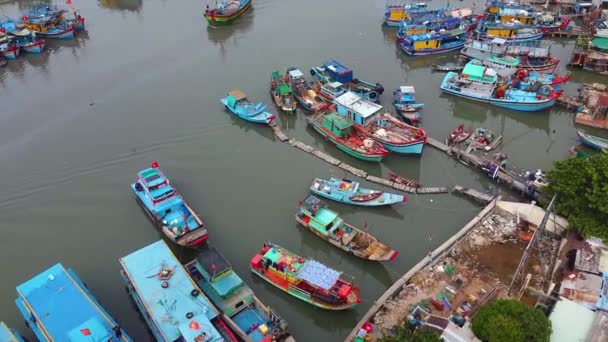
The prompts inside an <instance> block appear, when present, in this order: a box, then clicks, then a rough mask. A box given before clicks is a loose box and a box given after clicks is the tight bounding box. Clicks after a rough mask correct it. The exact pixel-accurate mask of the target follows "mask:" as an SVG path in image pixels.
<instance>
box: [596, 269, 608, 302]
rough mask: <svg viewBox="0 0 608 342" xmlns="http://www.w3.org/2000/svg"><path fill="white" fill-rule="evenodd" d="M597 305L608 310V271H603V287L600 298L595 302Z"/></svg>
mask: <svg viewBox="0 0 608 342" xmlns="http://www.w3.org/2000/svg"><path fill="white" fill-rule="evenodd" d="M595 307H596V308H598V309H600V310H603V311H608V273H606V272H604V273H602V289H601V290H600V298H599V299H598V300H597V303H595Z"/></svg>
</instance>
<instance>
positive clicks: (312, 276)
mask: <svg viewBox="0 0 608 342" xmlns="http://www.w3.org/2000/svg"><path fill="white" fill-rule="evenodd" d="M298 277H299V278H300V279H302V280H305V281H306V282H308V283H310V284H311V285H314V286H318V287H320V288H322V289H324V290H329V289H330V288H331V287H332V286H333V285H334V284H335V283H336V281H338V279H339V278H340V272H338V271H336V270H333V269H331V268H329V267H327V266H325V265H323V264H321V263H319V262H317V261H314V260H308V261H307V262H306V263H305V264H304V266H302V268H301V269H300V272H298Z"/></svg>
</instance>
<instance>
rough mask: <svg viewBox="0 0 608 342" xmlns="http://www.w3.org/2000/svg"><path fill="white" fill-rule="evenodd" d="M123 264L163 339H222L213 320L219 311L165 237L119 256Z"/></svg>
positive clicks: (207, 341)
mask: <svg viewBox="0 0 608 342" xmlns="http://www.w3.org/2000/svg"><path fill="white" fill-rule="evenodd" d="M120 264H121V266H122V269H123V271H124V273H125V275H126V277H127V278H128V280H129V282H130V284H131V285H132V286H133V288H134V291H135V293H136V294H137V295H138V296H139V299H140V300H141V302H142V304H143V307H144V309H145V310H146V311H147V312H146V313H143V314H144V315H146V314H148V315H149V316H150V318H151V322H152V324H153V325H154V326H151V327H150V328H151V329H152V330H153V332H155V331H156V332H158V334H159V335H160V336H161V337H162V340H164V341H175V340H177V339H179V338H180V337H183V338H184V340H185V341H194V340H195V338H196V337H197V336H201V335H203V336H205V337H206V339H204V341H206V342H214V341H222V337H221V335H220V333H219V332H218V331H217V329H216V328H215V327H214V326H213V324H212V322H211V320H212V319H213V318H215V317H217V316H218V315H219V312H218V311H217V309H215V307H214V306H213V305H212V304H211V302H210V301H209V299H208V298H207V297H205V295H204V294H203V293H202V292H201V291H200V289H199V287H198V286H197V285H196V284H195V283H194V281H193V280H192V279H191V278H190V276H189V275H188V273H187V272H186V270H185V269H184V267H183V266H182V265H181V264H180V262H179V261H178V260H177V258H176V257H175V256H174V255H173V253H172V252H171V250H170V249H169V247H168V246H167V244H166V243H165V242H164V241H162V240H160V241H158V242H155V243H153V244H151V245H148V246H146V247H144V248H142V249H140V250H138V251H135V252H133V253H131V254H129V255H127V256H125V257H122V258H120ZM165 282H166V283H165ZM164 286H166V287H164ZM195 290H196V291H195ZM140 308H141V307H140Z"/></svg>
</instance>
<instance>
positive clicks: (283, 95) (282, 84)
mask: <svg viewBox="0 0 608 342" xmlns="http://www.w3.org/2000/svg"><path fill="white" fill-rule="evenodd" d="M270 96H272V99H273V100H274V103H275V104H276V105H277V107H279V108H280V109H281V110H282V111H284V112H287V113H294V112H295V111H296V107H297V106H298V103H297V102H296V100H295V99H294V97H293V93H292V91H291V87H290V86H289V80H288V79H287V78H286V76H281V74H280V73H279V72H278V71H275V72H273V73H272V74H271V75H270Z"/></svg>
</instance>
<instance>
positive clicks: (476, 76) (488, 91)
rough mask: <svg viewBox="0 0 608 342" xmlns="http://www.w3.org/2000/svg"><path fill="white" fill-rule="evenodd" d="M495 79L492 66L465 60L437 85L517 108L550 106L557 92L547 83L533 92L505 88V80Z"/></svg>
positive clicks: (448, 90) (523, 109)
mask: <svg viewBox="0 0 608 342" xmlns="http://www.w3.org/2000/svg"><path fill="white" fill-rule="evenodd" d="M498 80H499V79H498V75H497V73H496V71H494V70H493V69H489V68H487V67H485V66H483V65H479V64H476V63H471V62H469V63H467V65H466V66H465V67H464V69H463V70H462V73H460V74H458V73H455V72H449V73H448V74H447V75H446V76H445V78H444V79H443V81H442V83H441V86H440V87H441V90H442V91H443V92H445V93H448V94H452V95H456V96H460V97H464V98H466V99H470V100H474V101H479V102H484V103H489V104H491V105H494V106H498V107H502V108H507V109H513V110H519V111H538V110H543V109H547V108H551V107H552V106H553V105H554V104H555V100H556V99H557V98H558V97H559V95H560V94H561V93H560V92H556V91H553V90H552V88H551V87H550V86H549V87H548V88H547V87H542V88H540V89H539V90H538V91H537V92H530V91H524V90H520V89H507V86H506V84H505V83H503V82H501V83H499V82H498Z"/></svg>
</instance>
